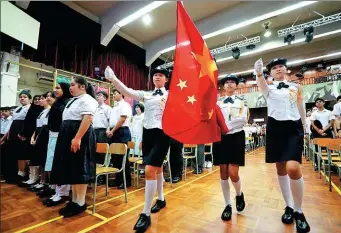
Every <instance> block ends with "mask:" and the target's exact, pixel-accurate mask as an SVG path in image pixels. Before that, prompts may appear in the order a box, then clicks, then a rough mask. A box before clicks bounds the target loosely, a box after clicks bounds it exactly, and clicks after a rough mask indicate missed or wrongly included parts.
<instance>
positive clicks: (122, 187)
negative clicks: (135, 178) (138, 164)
mask: <svg viewBox="0 0 341 233" xmlns="http://www.w3.org/2000/svg"><path fill="white" fill-rule="evenodd" d="M130 186H131V184H127V188H128V187H130ZM117 189H124V184H121V185H119V186H118V187H117Z"/></svg>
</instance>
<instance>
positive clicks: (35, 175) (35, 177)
mask: <svg viewBox="0 0 341 233" xmlns="http://www.w3.org/2000/svg"><path fill="white" fill-rule="evenodd" d="M32 171H33V173H32V180H33V181H34V182H37V181H38V180H39V166H33V167H32ZM34 182H33V183H34Z"/></svg>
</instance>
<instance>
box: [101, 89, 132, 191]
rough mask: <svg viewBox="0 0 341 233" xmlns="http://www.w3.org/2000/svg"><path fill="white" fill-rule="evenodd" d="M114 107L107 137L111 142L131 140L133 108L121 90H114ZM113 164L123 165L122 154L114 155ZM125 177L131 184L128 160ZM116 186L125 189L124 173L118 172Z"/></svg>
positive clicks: (118, 166)
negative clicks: (130, 124) (125, 99)
mask: <svg viewBox="0 0 341 233" xmlns="http://www.w3.org/2000/svg"><path fill="white" fill-rule="evenodd" d="M113 93H114V100H115V103H114V107H113V108H112V110H111V113H110V120H109V128H108V130H107V133H106V134H107V137H108V138H109V141H110V143H125V144H127V143H128V142H129V141H131V133H130V129H129V122H130V119H131V115H132V109H131V106H130V105H129V103H127V102H126V101H124V98H123V95H122V94H121V92H120V91H118V90H114V91H113ZM111 159H112V164H113V166H114V167H116V168H121V167H122V156H112V158H111ZM125 177H126V181H127V183H126V186H127V187H130V186H131V174H130V162H129V160H128V157H127V160H126V163H125ZM115 186H117V188H118V189H125V187H124V182H123V174H122V173H118V174H116V179H115Z"/></svg>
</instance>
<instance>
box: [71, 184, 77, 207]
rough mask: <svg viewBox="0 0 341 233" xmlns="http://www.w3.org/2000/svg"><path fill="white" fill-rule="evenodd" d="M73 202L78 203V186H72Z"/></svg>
mask: <svg viewBox="0 0 341 233" xmlns="http://www.w3.org/2000/svg"><path fill="white" fill-rule="evenodd" d="M72 202H73V203H77V189H76V185H72Z"/></svg>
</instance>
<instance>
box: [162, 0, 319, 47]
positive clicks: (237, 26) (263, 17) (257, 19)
mask: <svg viewBox="0 0 341 233" xmlns="http://www.w3.org/2000/svg"><path fill="white" fill-rule="evenodd" d="M316 2H317V1H303V2H299V3H297V4H294V5H291V6H288V7H284V8H282V9H279V10H276V11H272V12H269V13H267V14H264V15H260V16H258V17H255V18H252V19H249V20H245V21H243V22H241V23H237V24H234V25H232V26H229V27H226V28H223V29H221V30H218V31H215V32H212V33H209V34H206V35H204V36H203V39H208V38H211V37H214V36H217V35H220V34H223V33H226V32H230V31H234V30H237V29H240V28H242V27H246V26H248V25H251V24H254V23H257V22H260V21H263V20H266V19H269V18H272V17H275V16H278V15H281V14H285V13H287V12H290V11H293V10H296V9H299V8H302V7H305V6H308V5H310V4H313V3H316ZM174 49H175V46H171V47H169V48H166V49H163V50H161V51H160V53H166V52H169V51H172V50H174Z"/></svg>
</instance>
